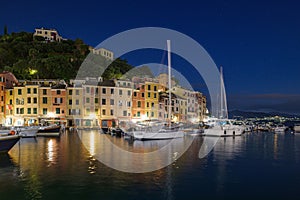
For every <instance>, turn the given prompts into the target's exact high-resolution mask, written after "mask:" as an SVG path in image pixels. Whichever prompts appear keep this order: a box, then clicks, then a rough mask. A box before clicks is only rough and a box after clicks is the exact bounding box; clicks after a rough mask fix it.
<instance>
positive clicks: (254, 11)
mask: <svg viewBox="0 0 300 200" xmlns="http://www.w3.org/2000/svg"><path fill="white" fill-rule="evenodd" d="M299 10H300V3H298V1H296V0H295V1H291V0H287V1H275V2H274V1H263V2H261V1H256V0H251V1H243V0H241V1H230V0H229V1H225V0H223V1H217V0H210V1H189V0H185V1H163V2H161V1H158V0H152V1H133V0H132V1H129V0H124V1H100V0H96V1H94V0H92V1H78V2H77V1H70V2H66V1H57V0H53V1H48V2H43V3H42V2H41V1H20V0H15V1H5V2H2V3H1V7H0V31H1V27H4V25H5V24H6V25H7V26H8V30H9V32H18V31H22V30H24V31H30V32H33V31H34V28H35V27H46V28H55V29H57V30H58V31H59V33H60V34H61V35H62V36H63V37H65V38H70V39H75V38H81V39H83V40H84V42H86V43H87V44H90V45H91V46H96V45H97V44H99V43H100V42H101V41H103V40H104V39H106V38H107V37H110V36H112V35H114V34H116V33H119V32H121V31H125V30H128V29H132V28H137V27H146V26H157V27H165V28H170V29H174V30H177V31H180V32H182V33H184V34H187V35H188V36H190V37H192V38H193V39H195V40H196V41H197V42H199V43H200V44H201V45H202V46H203V47H204V48H205V49H206V50H207V51H208V53H209V54H210V55H211V57H212V58H213V60H214V61H215V63H216V64H217V65H218V66H220V65H222V66H223V68H224V77H225V85H226V89H227V93H228V104H229V108H230V109H234V108H240V109H250V110H277V111H285V112H292V113H293V112H294V113H300V103H299V102H300V87H299V86H300V48H299V47H300V12H299ZM153 58H155V56H153ZM160 59H161V57H160ZM128 61H129V62H130V63H132V64H134V65H137V64H140V62H142V61H141V57H140V56H136V57H135V56H129V57H128ZM159 61H160V60H153V61H152V62H159ZM147 62H149V60H147ZM173 64H174V65H176V63H173Z"/></svg>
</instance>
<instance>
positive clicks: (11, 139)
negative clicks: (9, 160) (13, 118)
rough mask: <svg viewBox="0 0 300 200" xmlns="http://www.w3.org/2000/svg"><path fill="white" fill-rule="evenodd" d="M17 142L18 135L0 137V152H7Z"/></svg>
mask: <svg viewBox="0 0 300 200" xmlns="http://www.w3.org/2000/svg"><path fill="white" fill-rule="evenodd" d="M19 140H20V136H18V135H9V136H2V137H0V152H8V151H9V150H10V149H11V148H12V147H13V146H14V145H15V144H16V143H17V142H18V141H19Z"/></svg>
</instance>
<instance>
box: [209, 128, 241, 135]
mask: <svg viewBox="0 0 300 200" xmlns="http://www.w3.org/2000/svg"><path fill="white" fill-rule="evenodd" d="M242 134H243V130H242V129H221V128H210V129H205V130H204V136H210V137H234V136H241V135H242Z"/></svg>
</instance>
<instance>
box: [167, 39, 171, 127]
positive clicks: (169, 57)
mask: <svg viewBox="0 0 300 200" xmlns="http://www.w3.org/2000/svg"><path fill="white" fill-rule="evenodd" d="M167 47H168V75H169V79H168V87H169V109H168V110H169V113H168V117H169V121H170V122H169V126H171V120H172V117H171V110H172V103H171V102H172V98H171V87H172V85H171V41H170V40H167Z"/></svg>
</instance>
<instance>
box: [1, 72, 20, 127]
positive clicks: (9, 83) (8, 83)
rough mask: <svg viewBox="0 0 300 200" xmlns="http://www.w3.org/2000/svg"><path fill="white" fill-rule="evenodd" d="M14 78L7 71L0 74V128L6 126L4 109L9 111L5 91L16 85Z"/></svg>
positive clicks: (16, 81)
mask: <svg viewBox="0 0 300 200" xmlns="http://www.w3.org/2000/svg"><path fill="white" fill-rule="evenodd" d="M17 83H18V80H17V79H16V77H15V76H14V75H13V74H12V73H10V72H7V71H4V72H2V73H0V126H1V125H5V124H6V120H5V118H6V109H9V107H8V106H7V101H6V89H9V88H12V87H13V85H14V84H17Z"/></svg>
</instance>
